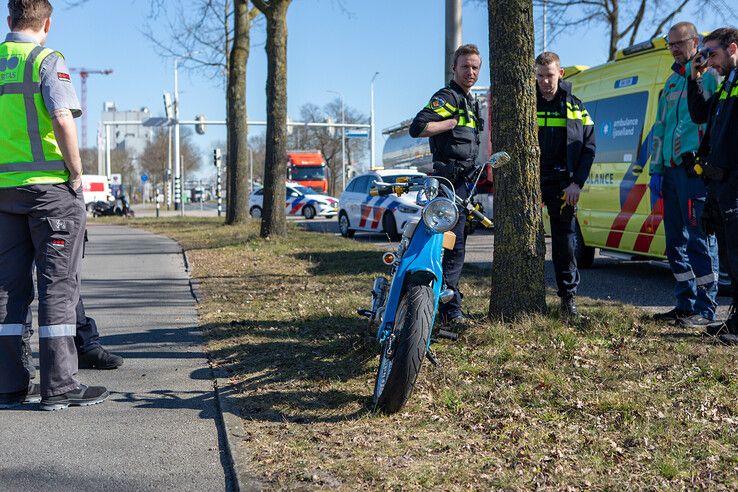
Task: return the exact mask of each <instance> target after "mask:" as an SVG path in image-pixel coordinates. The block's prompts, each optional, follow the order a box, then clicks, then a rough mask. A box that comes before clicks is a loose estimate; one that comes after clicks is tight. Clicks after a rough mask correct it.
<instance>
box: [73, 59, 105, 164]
mask: <svg viewBox="0 0 738 492" xmlns="http://www.w3.org/2000/svg"><path fill="white" fill-rule="evenodd" d="M69 71H70V72H72V73H78V74H79V79H80V87H81V91H80V92H81V93H82V94H81V96H82V97H81V101H80V102H81V104H82V145H81V147H82V148H83V149H85V148H87V77H89V76H90V75H93V74H95V75H110V74H111V73H113V71H112V70H110V69H107V70H88V69H86V68H70V69H69Z"/></svg>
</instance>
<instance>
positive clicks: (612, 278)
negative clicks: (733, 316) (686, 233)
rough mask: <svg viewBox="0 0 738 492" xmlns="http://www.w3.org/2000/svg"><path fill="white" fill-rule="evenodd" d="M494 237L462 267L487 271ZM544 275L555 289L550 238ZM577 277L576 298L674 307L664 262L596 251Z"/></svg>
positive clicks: (481, 238) (475, 240)
mask: <svg viewBox="0 0 738 492" xmlns="http://www.w3.org/2000/svg"><path fill="white" fill-rule="evenodd" d="M298 222H299V224H300V225H301V226H302V227H305V228H306V229H309V230H314V231H320V232H325V233H328V234H338V222H337V221H336V219H314V220H304V219H303V220H299V221H298ZM493 238H494V234H493V233H492V232H490V231H486V230H477V231H476V232H475V233H474V234H472V235H470V236H469V237H468V239H467V248H466V257H465V262H464V264H465V265H472V266H475V267H477V268H482V269H485V270H490V269H491V268H492V260H493V257H494V249H493ZM354 239H355V240H357V241H366V242H369V243H372V244H375V245H376V246H377V247H379V248H384V249H387V250H390V249H392V248H393V247H394V245H393V244H392V243H390V242H389V241H388V239H387V237H386V236H383V235H380V234H370V233H359V232H357V233H356V236H355V237H354ZM545 276H546V285H547V287H549V288H551V289H554V290H556V279H555V277H554V271H553V263H552V262H551V241H550V238H546V265H545ZM580 276H581V281H580V284H579V289H578V292H577V293H578V295H579V296H583V297H590V298H592V299H598V300H608V301H616V302H622V303H624V304H632V305H634V306H638V307H641V308H643V309H646V310H648V311H653V312H658V311H668V310H669V309H671V308H672V307H673V305H674V298H673V288H674V276H673V275H672V274H671V270H670V269H669V266H668V264H667V263H666V262H663V261H643V260H641V261H624V260H620V259H613V258H610V257H607V256H603V255H601V254H600V252H599V250H598V252H597V256H596V257H595V262H594V265H593V266H592V268H588V269H586V270H580ZM718 302H719V303H720V304H721V306H720V308H719V309H718V313H719V314H720V315H721V316H725V315H727V310H728V305H729V304H730V299H729V298H726V297H719V298H718Z"/></svg>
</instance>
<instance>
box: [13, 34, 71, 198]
mask: <svg viewBox="0 0 738 492" xmlns="http://www.w3.org/2000/svg"><path fill="white" fill-rule="evenodd" d="M52 53H54V51H53V50H50V49H48V48H43V47H42V46H38V45H36V44H33V43H15V42H7V43H0V188H12V187H15V186H24V185H31V184H58V183H64V182H66V181H68V179H69V171H68V170H67V168H66V166H65V164H64V157H63V156H62V153H61V150H60V149H59V144H58V143H57V141H56V136H55V135H54V128H53V126H52V123H51V116H50V115H49V111H48V110H47V109H46V105H45V104H44V100H43V97H42V95H41V82H40V77H39V69H40V67H41V63H42V62H43V61H44V59H45V58H46V57H47V56H49V55H50V54H52Z"/></svg>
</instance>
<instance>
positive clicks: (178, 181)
mask: <svg viewBox="0 0 738 492" xmlns="http://www.w3.org/2000/svg"><path fill="white" fill-rule="evenodd" d="M180 58H181V57H179V56H177V57H175V58H174V104H173V106H174V159H173V160H174V210H180V209H181V208H182V178H181V174H180V173H181V167H180V158H179V81H178V68H179V67H178V65H179V59H180ZM182 213H184V210H182Z"/></svg>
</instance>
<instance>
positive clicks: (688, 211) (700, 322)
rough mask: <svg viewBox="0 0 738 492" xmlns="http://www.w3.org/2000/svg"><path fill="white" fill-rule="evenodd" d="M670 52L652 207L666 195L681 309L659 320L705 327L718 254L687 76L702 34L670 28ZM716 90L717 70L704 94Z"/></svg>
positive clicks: (688, 26)
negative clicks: (707, 225) (705, 216)
mask: <svg viewBox="0 0 738 492" xmlns="http://www.w3.org/2000/svg"><path fill="white" fill-rule="evenodd" d="M668 44H669V50H670V51H671V54H672V56H673V57H674V62H675V63H674V65H673V67H672V68H673V70H674V73H673V74H671V76H670V77H669V78H668V79H667V81H666V85H665V87H664V91H663V92H662V94H661V97H660V98H659V105H658V114H657V116H656V123H654V126H653V137H654V146H653V153H652V154H651V169H650V174H651V180H650V182H649V188H650V189H651V203H652V205H653V204H655V202H656V201H657V200H658V198H659V197H663V200H664V233H665V236H666V256H667V258H668V259H669V265H670V266H671V271H672V272H673V273H674V277H675V279H676V285H675V287H674V296H675V297H676V307H675V308H674V309H672V310H671V311H669V312H666V313H660V314H657V315H655V316H654V319H656V320H659V321H666V322H670V323H676V324H679V325H681V326H687V327H692V328H706V327H707V326H709V325H710V324H711V323H713V322H714V319H715V307H716V306H717V303H716V301H715V297H716V296H717V289H718V284H717V279H718V271H719V267H718V258H717V243H716V240H715V236H714V235H707V234H705V232H704V230H703V228H702V227H701V219H702V211H703V209H704V206H705V197H706V191H705V185H704V183H703V181H702V179H700V178H699V177H698V176H697V175H696V174H694V172H693V169H692V168H693V166H694V155H695V152H696V151H697V149H698V147H699V145H700V140H701V138H702V135H703V133H704V128H703V125H697V124H696V123H694V122H693V121H692V119H691V118H690V116H689V109H688V107H687V76H688V75H689V60H690V59H691V58H692V57H693V56H694V55H695V54H696V53H697V46H698V44H699V37H698V34H697V29H696V28H695V26H694V24H692V23H691V22H679V23H677V24H675V25H674V26H673V27H672V28H671V29H670V30H669V36H668ZM716 88H717V81H716V80H715V77H714V76H713V75H712V74H706V76H705V77H704V89H705V93H706V94H707V95H708V96H709V95H710V94H712V93H713V92H715V89H716Z"/></svg>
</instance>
